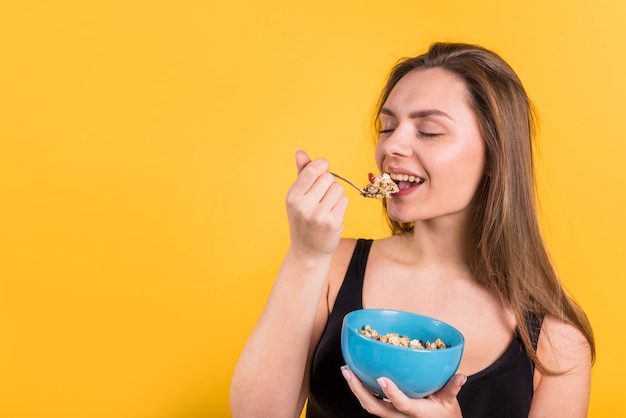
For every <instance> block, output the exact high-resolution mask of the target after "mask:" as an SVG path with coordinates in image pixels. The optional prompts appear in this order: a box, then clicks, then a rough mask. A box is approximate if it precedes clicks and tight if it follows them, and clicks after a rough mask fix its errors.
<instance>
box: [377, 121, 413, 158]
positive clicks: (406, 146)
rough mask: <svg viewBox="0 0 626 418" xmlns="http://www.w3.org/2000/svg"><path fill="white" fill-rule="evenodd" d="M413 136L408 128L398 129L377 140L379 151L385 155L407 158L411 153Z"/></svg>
mask: <svg viewBox="0 0 626 418" xmlns="http://www.w3.org/2000/svg"><path fill="white" fill-rule="evenodd" d="M414 140H415V135H414V134H413V130H412V129H410V128H408V127H402V126H400V127H398V128H396V129H394V130H393V132H390V133H388V134H386V135H381V137H380V139H379V140H378V146H379V148H380V150H381V151H382V152H383V153H384V154H386V155H393V156H402V157H408V156H410V155H411V154H412V153H413V143H414Z"/></svg>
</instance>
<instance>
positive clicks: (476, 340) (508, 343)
mask: <svg viewBox="0 0 626 418" xmlns="http://www.w3.org/2000/svg"><path fill="white" fill-rule="evenodd" d="M378 109H379V112H378V115H377V118H376V125H377V128H378V131H379V138H378V141H377V144H376V153H375V159H376V163H377V165H378V168H379V169H380V171H381V173H389V174H390V175H391V177H392V178H393V179H394V180H395V181H396V182H397V183H398V186H399V189H400V191H399V192H397V193H395V194H394V195H393V196H392V197H391V198H389V199H387V200H386V201H385V202H384V208H385V210H386V214H387V216H388V219H389V222H390V225H391V229H392V235H391V236H390V237H388V238H385V239H381V240H376V241H373V242H372V241H371V240H358V241H357V240H353V239H345V238H340V234H341V230H342V222H343V217H344V214H345V210H346V206H347V198H346V196H345V195H344V194H343V188H342V186H341V185H340V184H339V183H337V182H336V181H335V178H334V177H333V176H332V175H331V174H330V173H329V166H328V162H327V161H325V160H324V159H316V160H314V161H311V160H310V159H309V157H308V156H307V155H306V154H305V153H304V152H302V151H297V152H296V164H297V168H298V178H297V179H296V181H295V183H294V184H293V185H292V187H291V188H290V190H289V192H288V194H287V200H286V201H287V213H288V219H289V225H290V238H291V244H290V247H289V249H288V251H287V254H286V256H285V259H284V261H283V263H282V266H281V269H280V271H279V273H278V277H277V278H276V282H275V284H274V287H273V289H272V292H271V295H270V297H269V299H268V301H267V305H266V307H265V309H264V311H263V313H262V315H261V318H260V320H259V322H258V324H257V326H256V328H255V329H254V331H253V333H252V335H251V337H250V339H249V341H248V343H247V345H246V347H245V348H244V350H243V352H242V355H241V358H240V360H239V362H238V364H237V367H236V370H235V373H234V375H233V381H232V387H231V407H232V411H233V415H234V416H235V417H255V416H259V417H269V416H271V417H282V416H284V417H297V416H298V415H299V414H300V412H301V410H302V408H303V405H304V403H305V401H306V400H307V398H308V405H307V416H309V417H353V416H354V417H361V416H372V415H374V416H381V417H420V418H422V417H461V416H463V417H466V418H467V417H483V418H484V417H526V416H530V417H544V416H545V417H554V416H566V417H585V416H586V414H587V408H588V403H589V390H590V381H591V365H592V362H593V359H594V356H595V347H594V340H593V334H592V331H591V327H590V324H589V322H588V320H587V318H586V316H585V314H584V313H583V312H582V310H581V309H580V308H579V307H578V305H577V304H576V303H575V302H574V301H573V300H572V299H571V298H570V297H569V296H568V295H567V294H566V293H565V291H564V290H563V288H562V286H561V284H560V283H559V280H558V278H557V277H556V274H555V272H554V269H553V266H552V265H551V262H550V260H549V257H548V254H547V251H546V249H545V246H544V243H543V241H542V237H541V235H540V231H539V227H538V221H537V216H536V212H535V200H534V178H533V163H532V137H533V127H534V126H533V117H532V108H531V104H530V102H529V100H528V97H527V95H526V93H525V91H524V88H523V87H522V85H521V82H520V81H519V79H518V78H517V76H516V75H515V73H514V71H513V70H512V69H511V68H510V67H509V66H508V65H507V64H506V63H505V62H504V61H503V60H502V59H501V58H500V57H499V56H497V55H496V54H494V53H492V52H490V51H488V50H486V49H484V48H482V47H478V46H473V45H467V44H455V43H437V44H434V45H432V46H431V48H430V49H429V50H428V51H427V52H426V53H425V54H423V55H421V56H418V57H415V58H411V59H406V60H403V61H402V62H400V63H399V64H397V65H396V66H395V67H394V68H393V70H392V72H391V74H390V76H389V79H388V82H387V85H386V87H385V88H384V90H383V92H382V95H381V98H380V104H379V108H378ZM362 307H364V308H390V309H400V310H406V311H412V312H417V313H421V314H424V315H428V316H431V317H435V318H438V319H440V320H442V321H445V322H447V323H449V324H451V325H453V326H455V327H456V328H458V329H459V330H460V331H461V332H462V333H463V334H464V336H465V340H466V344H465V351H464V355H463V359H462V361H461V365H460V367H459V370H458V374H457V375H455V376H453V377H452V378H451V379H450V380H449V381H448V383H447V385H446V386H445V387H444V388H443V389H441V390H440V391H439V392H437V393H435V394H433V395H431V396H429V397H427V398H425V399H409V398H407V397H406V396H404V395H403V394H402V393H401V392H400V391H399V390H398V389H397V387H396V386H395V385H394V383H393V382H392V381H390V380H389V379H387V378H385V377H384V376H381V378H380V379H379V384H380V386H381V387H382V388H383V390H384V392H385V397H386V399H384V400H381V399H378V398H376V397H374V396H373V395H371V394H370V393H369V392H368V391H367V390H366V389H365V388H364V386H363V385H362V383H361V382H360V381H359V380H358V379H357V378H356V376H355V375H354V374H353V373H352V372H351V371H350V370H348V369H347V368H346V367H345V366H343V359H342V357H341V351H340V343H339V332H340V323H341V319H342V317H343V315H345V313H347V312H349V311H351V310H354V309H359V308H362ZM342 366H343V367H342Z"/></svg>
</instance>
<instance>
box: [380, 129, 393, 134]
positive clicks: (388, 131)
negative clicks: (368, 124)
mask: <svg viewBox="0 0 626 418" xmlns="http://www.w3.org/2000/svg"><path fill="white" fill-rule="evenodd" d="M392 132H393V129H383V130H382V131H378V133H379V134H381V135H382V134H390V133H392Z"/></svg>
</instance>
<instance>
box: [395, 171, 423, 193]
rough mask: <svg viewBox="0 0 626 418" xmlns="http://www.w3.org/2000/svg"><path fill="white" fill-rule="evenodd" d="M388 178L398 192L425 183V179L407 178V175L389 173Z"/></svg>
mask: <svg viewBox="0 0 626 418" xmlns="http://www.w3.org/2000/svg"><path fill="white" fill-rule="evenodd" d="M389 177H391V179H392V180H393V181H394V182H395V183H396V184H397V185H398V189H400V190H407V189H410V188H412V187H416V186H418V185H420V184H422V183H424V182H425V181H426V179H423V178H421V177H417V176H409V175H408V174H397V173H389Z"/></svg>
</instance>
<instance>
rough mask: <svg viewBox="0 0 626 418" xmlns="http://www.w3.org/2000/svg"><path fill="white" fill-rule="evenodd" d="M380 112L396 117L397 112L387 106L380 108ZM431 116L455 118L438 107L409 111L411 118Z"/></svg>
mask: <svg viewBox="0 0 626 418" xmlns="http://www.w3.org/2000/svg"><path fill="white" fill-rule="evenodd" d="M380 113H381V114H383V115H388V116H393V117H396V114H395V113H393V111H392V110H391V109H389V108H386V107H383V108H382V109H380ZM429 116H443V117H445V118H448V119H450V120H454V119H452V117H451V116H450V115H448V114H447V113H446V112H443V111H441V110H438V109H426V110H416V111H413V112H411V113H409V119H420V118H426V117H429Z"/></svg>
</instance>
